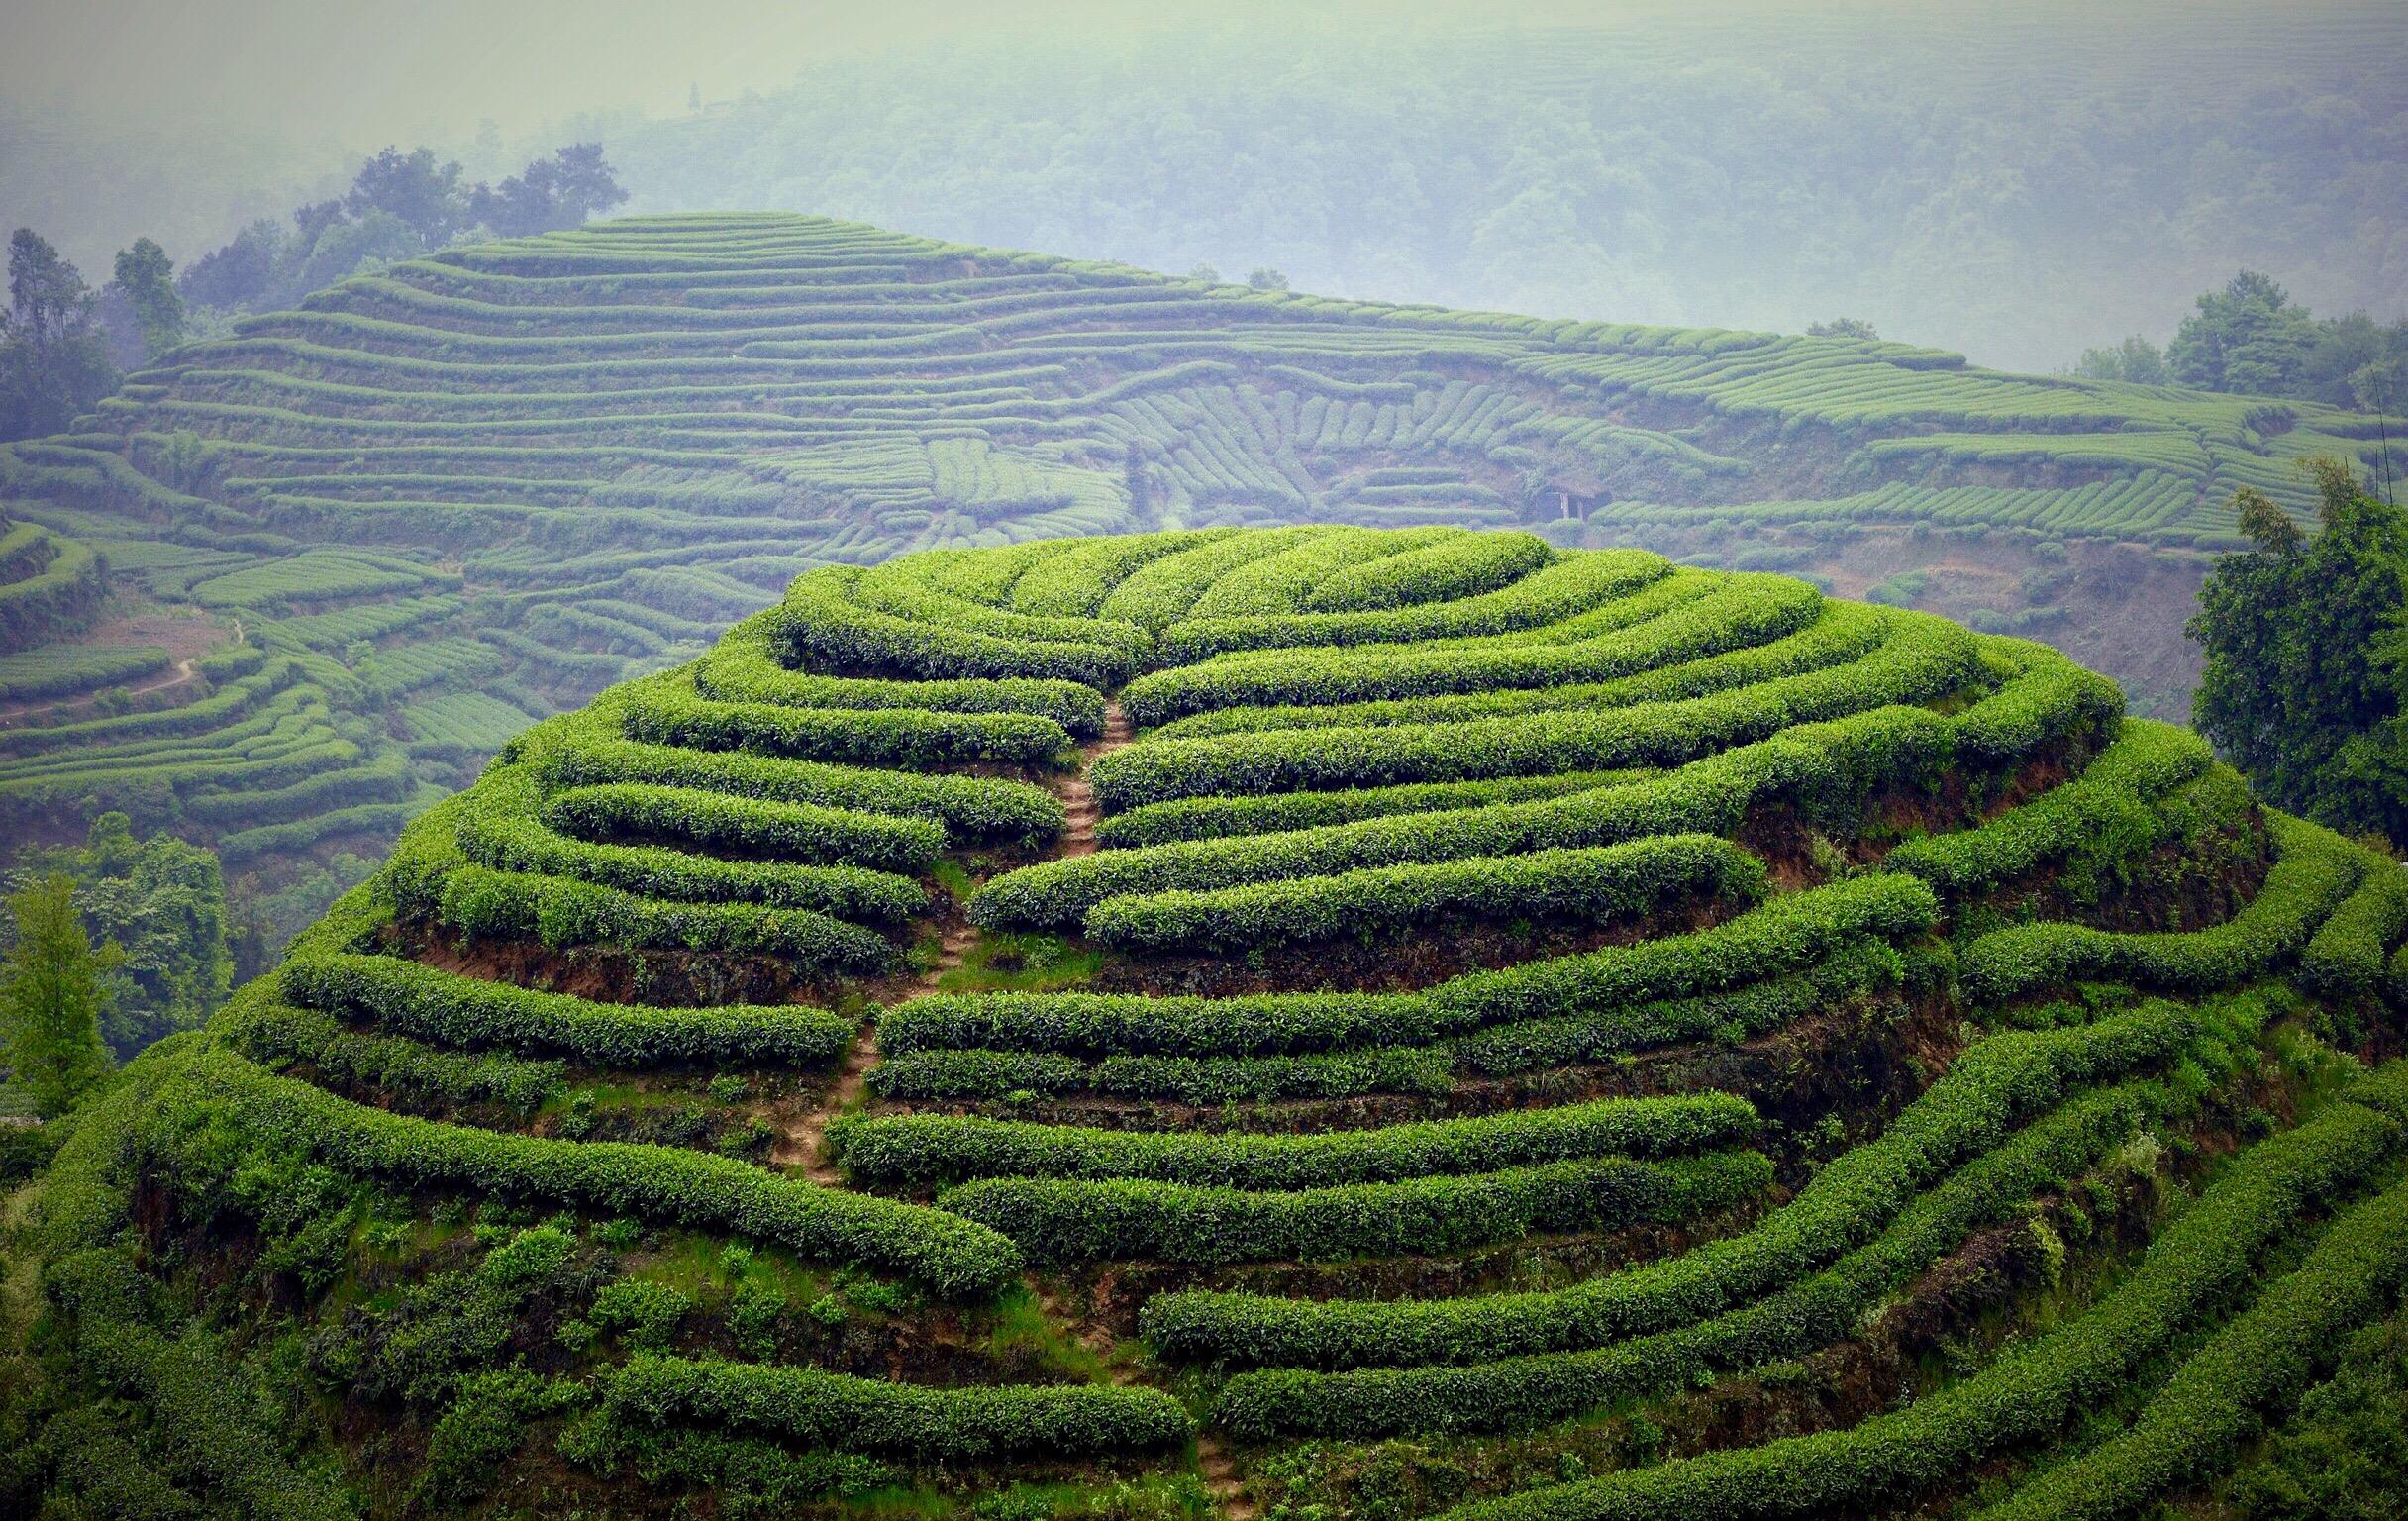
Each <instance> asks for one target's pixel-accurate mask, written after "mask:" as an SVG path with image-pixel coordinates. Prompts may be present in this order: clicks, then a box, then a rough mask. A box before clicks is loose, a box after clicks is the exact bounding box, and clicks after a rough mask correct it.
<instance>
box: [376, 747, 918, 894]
mask: <svg viewBox="0 0 2408 1521" xmlns="http://www.w3.org/2000/svg"><path fill="white" fill-rule="evenodd" d="M545 801H546V800H545V797H544V794H543V790H542V788H541V786H540V785H539V784H538V782H537V779H536V775H535V773H534V772H533V771H532V770H531V769H530V768H528V767H527V766H524V765H508V764H504V765H492V766H487V767H486V769H485V774H484V775H483V776H481V777H479V778H478V779H477V782H476V785H474V786H472V787H470V788H469V789H468V790H467V791H466V792H465V793H462V794H461V795H460V796H458V797H456V798H452V799H450V800H449V801H447V802H444V803H441V804H439V805H437V807H436V808H435V809H434V810H431V811H430V813H429V814H428V820H427V822H426V823H424V824H422V825H421V826H419V827H420V828H422V829H435V828H440V827H443V826H444V825H447V824H448V825H449V826H450V827H451V828H452V831H453V833H454V835H455V837H456V838H457V840H458V842H459V850H460V854H461V855H462V856H464V857H466V858H467V859H468V860H470V861H472V862H476V863H477V864H478V865H482V866H491V867H492V868H494V869H495V870H497V871H516V872H527V873H531V874H535V875H542V876H559V877H570V878H574V879H575V880H577V881H580V882H591V883H594V884H595V885H597V886H602V887H612V888H616V889H618V890H619V891H622V892H631V893H641V894H644V895H646V896H649V897H655V898H676V899H681V900H684V901H688V902H697V903H723V902H724V903H757V904H762V905H764V906H767V907H771V908H794V909H809V910H811V911H813V912H815V913H821V914H828V915H832V916H835V917H838V918H845V919H868V920H879V921H884V922H887V923H898V922H900V921H902V920H906V919H909V918H911V917H912V916H913V915H915V914H917V913H919V912H920V911H921V910H922V909H924V908H926V907H927V906H928V894H927V893H925V892H923V891H922V890H921V889H920V886H919V884H918V883H917V882H914V881H913V880H912V879H911V878H909V877H907V876H898V875H896V874H895V873H893V872H891V871H878V870H872V869H869V868H867V867H864V866H859V865H794V864H789V863H787V862H768V861H727V860H723V859H721V858H719V857H716V856H704V855H699V854H696V853H694V852H691V851H681V850H672V849H670V848H668V847H665V846H657V845H608V844H601V845H598V844H595V843H594V842H592V841H589V840H581V839H578V838H577V837H576V836H574V835H566V834H562V833H560V832H559V831H557V830H555V829H553V828H552V826H551V825H550V824H548V823H546V822H545V819H544V812H545ZM439 821H440V822H439Z"/></svg>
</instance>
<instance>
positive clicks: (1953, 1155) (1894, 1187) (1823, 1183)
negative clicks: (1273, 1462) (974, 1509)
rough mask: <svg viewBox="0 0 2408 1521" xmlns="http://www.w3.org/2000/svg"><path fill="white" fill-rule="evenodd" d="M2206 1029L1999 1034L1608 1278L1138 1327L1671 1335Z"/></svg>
mask: <svg viewBox="0 0 2408 1521" xmlns="http://www.w3.org/2000/svg"><path fill="white" fill-rule="evenodd" d="M2198 1029H2199V1026H2198V1023H2197V1021H2196V1019H2195V1018H2194V1017H2193V1016H2192V1015H2191V1014H2190V1013H2189V1012H2188V1011H2186V1010H2183V1009H2180V1008H2178V1007H2175V1006H2173V1005H2170V1004H2154V1005H2150V1006H2148V1007H2146V1008H2143V1009H2140V1010H2137V1011H2135V1012H2134V1013H2132V1014H2129V1015H2124V1016H2120V1017H2118V1018H2115V1019H2110V1020H2105V1021H2102V1022H2100V1023H2098V1024H2096V1025H2091V1026H2085V1027H2081V1028H2077V1029H2073V1030H2063V1031H2049V1032H2043V1033H2037V1034H2033V1033H2017V1034H2009V1035H2002V1036H1995V1037H1992V1038H1991V1039H1989V1040H1987V1041H1983V1042H1981V1043H1980V1044H1978V1045H1975V1046H1973V1047H1971V1048H1970V1049H1968V1050H1967V1051H1966V1052H1965V1053H1964V1054H1963V1055H1962V1056H1961V1057H1959V1058H1958V1059H1957V1064H1956V1065H1954V1066H1953V1067H1951V1068H1950V1070H1949V1073H1948V1075H1947V1076H1945V1077H1943V1078H1941V1079H1940V1080H1939V1081H1938V1082H1935V1083H1934V1084H1932V1086H1931V1087H1930V1088H1928V1089H1927V1090H1925V1092H1924V1094H1923V1096H1922V1097H1921V1098H1918V1099H1917V1100H1916V1101H1915V1102H1914V1103H1912V1104H1910V1105H1908V1106H1907V1108H1906V1109H1905V1110H1904V1111H1903V1112H1902V1113H1901V1114H1900V1115H1899V1116H1898V1118H1897V1120H1896V1122H1895V1123H1893V1124H1892V1125H1891V1126H1890V1128H1889V1129H1888V1130H1887V1131H1885V1132H1883V1133H1882V1135H1881V1136H1880V1137H1879V1138H1877V1139H1876V1140H1873V1141H1870V1142H1867V1143H1865V1144H1863V1145H1861V1146H1857V1147H1855V1148H1853V1149H1851V1150H1850V1151H1848V1152H1845V1153H1843V1154H1842V1155H1840V1156H1839V1157H1837V1158H1835V1159H1833V1161H1832V1162H1831V1163H1830V1164H1829V1165H1828V1166H1825V1167H1824V1168H1823V1169H1822V1170H1821V1171H1819V1172H1817V1173H1816V1174H1815V1176H1814V1180H1813V1181H1812V1182H1810V1183H1808V1184H1807V1185H1806V1186H1805V1187H1804V1188H1803V1189H1801V1190H1800V1191H1799V1193H1798V1195H1797V1197H1796V1198H1794V1199H1792V1200H1791V1201H1790V1202H1789V1203H1787V1204H1785V1205H1783V1206H1782V1207H1781V1208H1780V1209H1778V1210H1776V1211H1774V1212H1773V1213H1772V1214H1770V1215H1768V1216H1766V1217H1765V1218H1764V1219H1763V1221H1762V1222H1760V1223H1759V1224H1757V1225H1756V1226H1755V1227H1754V1228H1752V1229H1751V1230H1749V1231H1747V1232H1745V1233H1743V1234H1741V1235H1738V1236H1734V1237H1730V1238H1726V1239H1723V1240H1719V1241H1712V1242H1708V1243H1706V1244H1705V1245H1704V1246H1701V1247H1699V1248H1697V1249H1695V1250H1694V1251H1691V1252H1689V1253H1686V1254H1684V1255H1683V1256H1680V1257H1676V1258H1670V1259H1666V1260H1664V1261H1661V1262H1655V1263H1648V1264H1643V1265H1641V1266H1639V1267H1635V1268H1627V1269H1625V1270H1623V1271H1621V1272H1617V1273H1614V1274H1612V1275H1610V1276H1608V1277H1604V1278H1597V1279H1592V1280H1590V1281H1588V1282H1584V1283H1577V1284H1573V1285H1571V1286H1569V1287H1567V1288H1560V1289H1547V1290H1541V1291H1537V1292H1532V1293H1505V1294H1487V1295H1478V1296H1473V1297H1467V1298H1459V1299H1399V1300H1349V1299H1329V1300H1318V1301H1312V1300H1301V1299H1283V1298H1276V1297H1270V1296H1265V1295H1257V1294H1243V1293H1212V1292H1189V1291H1182V1292H1177V1293H1170V1294H1159V1295H1156V1296H1155V1297H1154V1298H1153V1299H1151V1300H1149V1301H1148V1302H1147V1304H1146V1307H1145V1309H1144V1311H1143V1312H1142V1314H1141V1316H1140V1320H1139V1325H1140V1329H1141V1330H1142V1331H1143V1332H1144V1333H1145V1335H1146V1336H1147V1338H1148V1339H1149V1340H1150V1341H1152V1342H1153V1343H1154V1345H1155V1346H1156V1347H1157V1348H1159V1349H1160V1350H1161V1351H1162V1352H1163V1353H1164V1354H1165V1355H1166V1356H1170V1357H1174V1358H1179V1359H1182V1360H1186V1361H1208V1360H1209V1361H1219V1362H1226V1363H1232V1364H1238V1365H1253V1366H1266V1365H1267V1366H1288V1367H1310V1368H1324V1369H1346V1368H1356V1367H1371V1366H1380V1365H1403V1364H1416V1363H1484V1362H1493V1361H1494V1360H1496V1359H1498V1358H1502V1357H1510V1356H1516V1355H1520V1354H1525V1353H1545V1352H1566V1351H1577V1350H1580V1349H1583V1348H1592V1347H1600V1346H1604V1345H1606V1344H1608V1343H1610V1342H1614V1341H1617V1340H1620V1339H1622V1338H1624V1337H1630V1336H1638V1335H1646V1334H1649V1333H1652V1332H1656V1331H1663V1330H1668V1329H1671V1328H1673V1327H1676V1326H1680V1325H1685V1324H1689V1323H1692V1322H1695V1321H1698V1320H1702V1319H1704V1318H1706V1317H1707V1316H1711V1315H1716V1314H1720V1313H1722V1312H1723V1311H1725V1310H1727V1309H1730V1308H1731V1307H1733V1306H1735V1305H1738V1304H1742V1303H1745V1302H1747V1301H1748V1300H1750V1299H1754V1298H1757V1297H1761V1296H1763V1295H1764V1294H1767V1293H1769V1292H1771V1291H1773V1290H1774V1289H1777V1288H1779V1287H1780V1286H1782V1285H1783V1284H1787V1283H1791V1282H1794V1281H1796V1280H1797V1279H1799V1278H1800V1277H1803V1276H1805V1275H1806V1274H1808V1273H1810V1272H1814V1271H1817V1270H1819V1269H1821V1268H1824V1267H1825V1266H1827V1265H1829V1264H1830V1263H1832V1262H1833V1261H1835V1260H1837V1259H1838V1258H1839V1257H1841V1256H1842V1255H1843V1254H1845V1253H1848V1252H1851V1251H1854V1250H1856V1248H1858V1247H1860V1246H1862V1245H1863V1244H1864V1243H1865V1242H1867V1241H1869V1240H1871V1239H1872V1238H1873V1237H1874V1236H1876V1235H1877V1234H1879V1233H1880V1232H1881V1231H1882V1230H1884V1229H1886V1228H1887V1227H1888V1225H1889V1224H1890V1222H1892V1221H1893V1220H1895V1219H1896V1218H1897V1217H1898V1214H1899V1212H1900V1211H1901V1210H1903V1209H1905V1208H1906V1207H1907V1205H1908V1204H1909V1203H1910V1202H1911V1201H1912V1200H1913V1199H1914V1198H1915V1196H1916V1195H1917V1194H1919V1193H1921V1192H1922V1191H1923V1190H1924V1189H1926V1188H1928V1187H1930V1186H1931V1185H1932V1184H1933V1183H1934V1182H1936V1181H1938V1180H1939V1179H1940V1178H1941V1177H1943V1176H1944V1175H1946V1174H1947V1173H1948V1172H1949V1171H1950V1170H1952V1169H1953V1168H1955V1167H1957V1166H1961V1165H1962V1164H1963V1163H1964V1162H1965V1161H1966V1160H1967V1159H1969V1158H1972V1157H1976V1156H1978V1155H1980V1154H1981V1153H1983V1152H1986V1151H1989V1150H1991V1149H1992V1148H1994V1147H1996V1146H1998V1145H2000V1144H2001V1143H2002V1142H2003V1141H2004V1140H2005V1139H2006V1138H2007V1137H2008V1136H2009V1135H2010V1134H2011V1133H2012V1132H2013V1131H2014V1130H2015V1129H2016V1127H2017V1126H2018V1125H2020V1124H2021V1123H2022V1122H2023V1120H2024V1119H2025V1118H2026V1117H2028V1116H2030V1115H2032V1114H2035V1113H2038V1112H2040V1111H2043V1110H2046V1109H2049V1108H2052V1107H2054V1106H2055V1105H2057V1104H2058V1103H2060V1102H2062V1101H2063V1100H2064V1099H2065V1097H2066V1096H2067V1095H2068V1094H2071V1093H2074V1092H2078V1091H2079V1090H2080V1089H2082V1088H2084V1087H2086V1086H2090V1085H2093V1084H2096V1083H2098V1082H2102V1081H2108V1080H2120V1079H2121V1078H2123V1077H2124V1076H2126V1075H2128V1074H2130V1073H2131V1072H2133V1071H2135V1070H2138V1069H2140V1068H2142V1067H2144V1066H2147V1065H2154V1064H2156V1063H2159V1062H2162V1061H2165V1060H2167V1059H2169V1058H2170V1057H2172V1056H2174V1055H2175V1054H2177V1053H2179V1052H2180V1051H2182V1050H2184V1049H2185V1048H2186V1047H2187V1046H2188V1045H2189V1043H2190V1042H2191V1041H2192V1040H2193V1039H2194V1038H2195V1036H2196V1035H2197V1033H2198Z"/></svg>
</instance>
